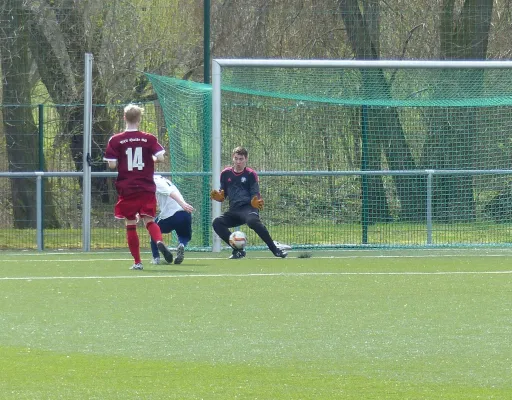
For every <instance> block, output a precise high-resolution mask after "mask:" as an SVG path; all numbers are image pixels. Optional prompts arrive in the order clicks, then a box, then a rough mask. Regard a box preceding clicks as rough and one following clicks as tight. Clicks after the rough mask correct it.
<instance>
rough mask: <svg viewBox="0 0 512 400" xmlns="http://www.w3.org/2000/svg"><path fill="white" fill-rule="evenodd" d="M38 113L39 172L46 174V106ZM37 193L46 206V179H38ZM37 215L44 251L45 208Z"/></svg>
mask: <svg viewBox="0 0 512 400" xmlns="http://www.w3.org/2000/svg"><path fill="white" fill-rule="evenodd" d="M37 111H38V124H39V126H38V132H39V171H41V172H44V164H45V163H44V104H39V105H38V106H37ZM36 187H37V192H38V194H37V195H36V196H40V199H41V202H42V204H44V197H45V196H44V179H43V178H40V177H38V178H37V183H36ZM38 211H39V212H38V213H37V216H38V217H37V218H38V220H37V224H38V229H37V235H38V242H37V249H38V250H40V251H43V250H44V207H41V209H38ZM39 224H40V226H39Z"/></svg>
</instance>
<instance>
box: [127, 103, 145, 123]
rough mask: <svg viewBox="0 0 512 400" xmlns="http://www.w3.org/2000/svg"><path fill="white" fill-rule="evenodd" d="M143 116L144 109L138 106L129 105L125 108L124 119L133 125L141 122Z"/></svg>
mask: <svg viewBox="0 0 512 400" xmlns="http://www.w3.org/2000/svg"><path fill="white" fill-rule="evenodd" d="M143 114H144V109H143V108H142V107H139V106H138V105H136V104H128V105H127V106H126V107H125V108H124V119H125V120H126V122H129V123H131V124H136V123H138V122H140V120H141V118H142V115H143Z"/></svg>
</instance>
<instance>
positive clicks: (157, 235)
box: [146, 221, 162, 243]
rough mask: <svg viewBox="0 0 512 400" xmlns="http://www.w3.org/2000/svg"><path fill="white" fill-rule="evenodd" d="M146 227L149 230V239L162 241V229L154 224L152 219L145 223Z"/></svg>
mask: <svg viewBox="0 0 512 400" xmlns="http://www.w3.org/2000/svg"><path fill="white" fill-rule="evenodd" d="M146 229H147V230H148V232H149V236H151V239H153V241H154V242H155V243H158V242H161V241H162V231H161V230H160V227H159V226H158V224H156V223H155V222H153V221H151V222H148V223H147V225H146Z"/></svg>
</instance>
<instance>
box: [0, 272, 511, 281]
mask: <svg viewBox="0 0 512 400" xmlns="http://www.w3.org/2000/svg"><path fill="white" fill-rule="evenodd" d="M501 274H512V271H443V272H276V273H247V274H204V273H203V274H179V275H117V276H25V277H0V281H46V280H57V279H66V280H67V279H76V280H79V279H98V280H101V279H155V278H156V279H168V278H173V279H180V278H252V277H301V276H346V275H370V276H375V275H379V276H382V275H422V276H425V275H501Z"/></svg>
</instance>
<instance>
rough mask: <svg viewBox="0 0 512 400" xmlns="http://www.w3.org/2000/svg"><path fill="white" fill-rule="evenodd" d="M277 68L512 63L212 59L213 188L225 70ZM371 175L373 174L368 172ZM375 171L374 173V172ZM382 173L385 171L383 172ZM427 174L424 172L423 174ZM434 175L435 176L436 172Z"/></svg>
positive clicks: (495, 65)
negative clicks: (223, 73) (229, 68)
mask: <svg viewBox="0 0 512 400" xmlns="http://www.w3.org/2000/svg"><path fill="white" fill-rule="evenodd" d="M237 66H238V67H275V68H382V69H389V68H402V69H403V68H423V69H424V68H434V69H436V68H445V69H446V68H453V69H460V68H464V69H491V68H492V69H499V68H506V69H511V68H512V61H499V60H490V61H463V60H453V61H452V60H437V61H434V60H286V59H214V60H212V187H213V188H217V187H218V185H219V183H220V172H221V137H222V127H221V120H222V115H221V87H222V78H221V74H222V67H237ZM367 172H372V171H367ZM374 172H375V171H374ZM381 172H382V171H381ZM424 172H425V171H424ZM431 173H434V172H433V171H432V172H431ZM220 214H221V204H220V203H219V202H217V201H213V200H212V219H214V218H216V217H218V216H219V215H220ZM221 245H222V243H221V239H220V238H219V237H218V236H217V235H216V234H215V233H214V234H213V246H212V250H213V251H214V252H219V251H220V250H221Z"/></svg>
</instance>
